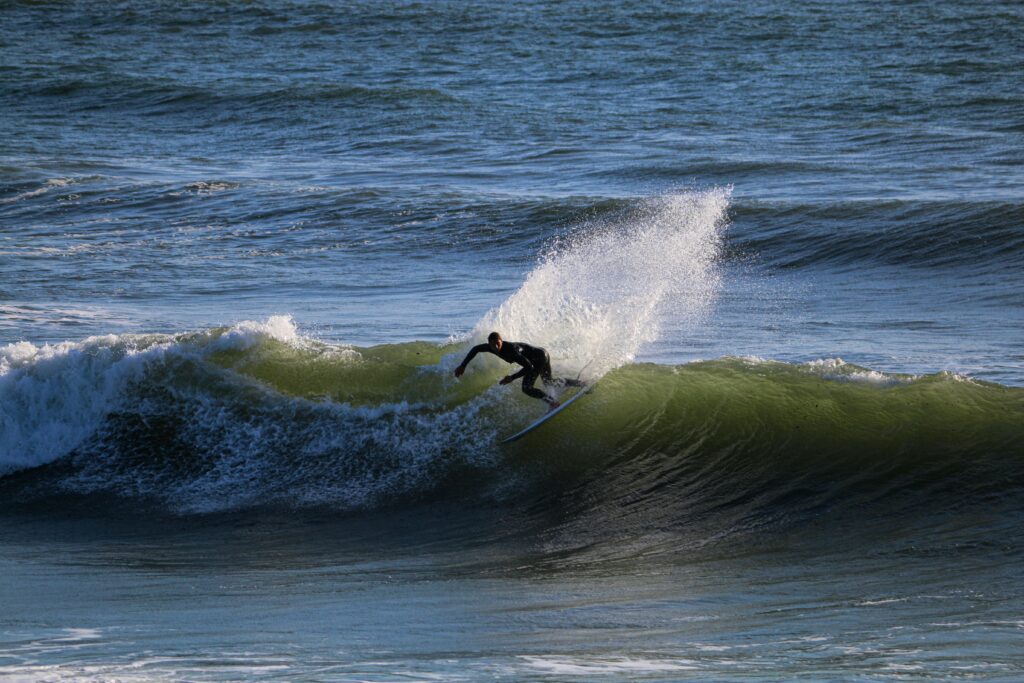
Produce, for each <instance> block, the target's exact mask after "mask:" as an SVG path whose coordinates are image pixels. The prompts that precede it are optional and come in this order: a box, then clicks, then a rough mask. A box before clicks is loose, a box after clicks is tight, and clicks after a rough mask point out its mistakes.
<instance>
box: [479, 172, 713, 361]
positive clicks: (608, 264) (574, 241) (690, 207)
mask: <svg viewBox="0 0 1024 683" xmlns="http://www.w3.org/2000/svg"><path fill="white" fill-rule="evenodd" d="M729 194H730V190H729V189H714V190H708V191H703V192H682V193H677V194H669V195H664V196H660V197H655V198H650V199H644V200H642V201H641V202H640V203H639V204H638V205H637V206H635V207H634V208H633V209H631V210H630V211H629V212H628V213H626V214H625V215H620V216H617V217H616V218H614V219H603V220H598V221H594V222H590V223H585V224H583V225H581V226H579V227H578V228H577V229H576V230H574V231H573V232H572V234H570V235H569V237H567V238H566V239H564V240H560V241H559V242H557V243H555V244H554V245H553V246H552V248H551V249H550V250H549V251H548V253H546V254H544V255H543V256H542V257H541V259H540V262H539V263H538V264H537V266H536V268H534V269H533V271H532V272H530V274H529V275H528V276H527V278H526V281H525V282H523V284H522V286H521V287H520V288H519V289H518V290H517V291H516V292H515V293H514V294H512V296H510V297H509V298H508V299H506V300H505V302H504V303H502V304H501V305H500V306H499V307H498V308H496V309H494V310H492V311H490V312H488V313H487V315H485V316H484V317H483V318H482V319H481V320H480V322H478V323H477V325H476V327H475V328H474V330H473V333H472V336H473V337H474V338H483V337H484V336H486V335H487V333H488V332H489V331H491V330H492V329H493V330H500V331H501V332H502V334H503V335H505V337H506V338H507V339H513V340H522V341H527V342H529V343H531V344H537V345H540V346H543V347H545V348H546V349H547V350H548V351H549V352H550V353H551V356H552V358H553V359H555V363H556V365H557V366H558V369H559V370H560V371H562V372H574V371H575V372H579V371H580V370H582V369H583V368H584V366H586V365H587V363H590V365H589V366H588V367H586V373H587V376H588V377H600V376H601V375H603V374H605V373H606V372H608V371H609V370H612V369H613V368H616V367H619V366H621V365H623V364H625V363H628V362H630V361H631V360H632V359H633V358H634V356H635V355H636V353H637V351H638V350H639V349H640V347H641V345H643V344H644V343H648V342H651V341H654V340H656V339H657V338H658V335H659V333H660V321H661V319H662V317H663V316H664V315H665V314H667V313H671V314H672V315H673V316H675V317H677V318H680V319H683V320H690V321H691V322H696V321H698V320H700V319H701V317H702V316H703V315H704V314H705V313H706V312H707V311H708V308H709V306H710V305H711V303H712V302H713V300H714V296H715V293H716V291H717V289H718V285H719V281H720V276H719V273H718V270H717V267H716V264H717V260H718V257H719V254H720V252H721V243H722V233H723V231H724V229H725V226H726V223H727V219H726V211H727V209H728V206H729Z"/></svg>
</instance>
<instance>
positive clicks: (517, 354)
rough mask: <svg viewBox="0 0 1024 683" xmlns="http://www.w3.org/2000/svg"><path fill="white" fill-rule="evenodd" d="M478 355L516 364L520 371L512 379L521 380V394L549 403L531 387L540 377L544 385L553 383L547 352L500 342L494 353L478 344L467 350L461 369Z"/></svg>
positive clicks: (486, 345) (568, 381)
mask: <svg viewBox="0 0 1024 683" xmlns="http://www.w3.org/2000/svg"><path fill="white" fill-rule="evenodd" d="M478 353H493V354H494V355H495V356H497V357H498V358H500V359H502V360H503V361H505V362H506V363H518V364H519V365H522V366H523V367H522V369H521V370H520V371H519V372H517V373H515V374H514V375H512V379H519V378H520V377H522V378H523V393H524V394H526V395H527V396H533V397H534V398H539V399H540V400H542V401H544V402H546V403H551V400H552V399H551V397H550V396H548V395H547V394H545V393H544V392H543V391H541V390H540V389H537V388H536V387H534V386H533V383H534V382H536V381H537V378H538V377H540V378H541V379H542V380H543V381H544V384H551V383H552V382H553V381H555V380H554V379H553V378H552V377H551V358H550V357H549V356H548V352H547V351H545V350H544V349H542V348H540V347H539V346H530V345H529V344H524V343H522V342H509V341H502V343H501V350H500V351H494V350H492V349H491V347H490V345H488V344H478V345H476V346H474V347H473V348H472V349H470V350H469V354H467V355H466V360H464V361H462V367H466V366H467V365H469V361H471V360H473V357H474V356H476V354H478ZM565 383H566V384H570V383H571V384H573V385H578V384H579V382H576V381H575V380H565Z"/></svg>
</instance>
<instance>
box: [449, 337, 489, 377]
mask: <svg viewBox="0 0 1024 683" xmlns="http://www.w3.org/2000/svg"><path fill="white" fill-rule="evenodd" d="M490 350H491V349H490V347H489V346H487V344H477V345H476V346H474V347H473V348H471V349H470V350H469V353H467V354H466V359H465V360H463V361H462V364H461V365H459V367H457V368H455V376H456V377H462V373H464V372H465V371H466V366H467V365H469V361H471V360H473V358H475V357H476V354H478V353H482V352H484V351H488V352H489V351H490Z"/></svg>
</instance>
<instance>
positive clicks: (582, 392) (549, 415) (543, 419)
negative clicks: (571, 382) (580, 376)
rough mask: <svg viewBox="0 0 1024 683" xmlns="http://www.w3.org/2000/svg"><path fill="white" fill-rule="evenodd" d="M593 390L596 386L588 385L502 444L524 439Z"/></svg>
mask: <svg viewBox="0 0 1024 683" xmlns="http://www.w3.org/2000/svg"><path fill="white" fill-rule="evenodd" d="M593 388H594V386H593V385H592V384H588V385H587V386H585V387H583V388H582V389H580V390H579V391H577V392H576V393H575V394H573V396H572V398H570V399H569V400H568V401H565V402H564V403H563V404H562V405H560V406H558V407H557V408H555V409H554V410H549V411H548V412H546V413H544V414H543V415H541V416H540V417H539V418H537V419H536V420H534V421H533V422H531V423H530V424H529V425H527V426H526V427H524V428H523V429H522V430H521V431H518V432H516V433H515V434H513V435H512V436H510V437H508V438H506V439H504V440H503V441H502V443H512V442H513V441H515V440H516V439H521V438H523V437H524V436H526V435H527V434H529V433H530V432H532V431H533V430H534V429H536V428H537V427H540V426H541V425H542V424H544V423H545V422H547V421H548V420H550V419H551V418H553V417H554V416H555V415H558V414H559V413H560V412H562V411H563V410H565V409H566V408H568V407H569V406H571V405H572V404H573V403H575V402H576V399H578V398H580V397H581V396H585V395H586V394H589V393H590V390H591V389H593Z"/></svg>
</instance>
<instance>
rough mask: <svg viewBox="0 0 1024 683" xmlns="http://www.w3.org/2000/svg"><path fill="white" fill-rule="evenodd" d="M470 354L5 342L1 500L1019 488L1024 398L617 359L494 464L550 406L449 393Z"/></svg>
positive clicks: (758, 503)
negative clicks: (585, 392)
mask: <svg viewBox="0 0 1024 683" xmlns="http://www.w3.org/2000/svg"><path fill="white" fill-rule="evenodd" d="M464 350H465V345H464V344H451V345H442V346H439V345H436V344H428V343H408V344H400V345H386V346H376V347H369V348H352V347H343V346H336V345H329V344H323V343H320V342H317V341H314V340H311V339H308V338H305V337H302V336H301V335H299V334H297V332H296V330H295V327H294V325H293V323H292V322H291V321H290V320H289V319H288V318H271V319H269V320H268V321H266V322H264V323H244V324H241V325H238V326H235V327H231V328H218V329H211V330H205V331H200V332H195V333H187V334H179V335H170V336H166V335H148V336H137V335H135V336H132V335H127V336H120V337H118V336H110V337H101V338H90V339H88V340H85V341H83V342H80V343H75V344H71V343H67V344H62V345H58V346H43V347H35V346H32V345H29V344H19V345H14V346H8V347H5V348H4V349H3V354H4V355H3V356H2V357H3V364H2V366H0V367H2V369H3V375H2V376H0V398H2V405H3V406H4V410H3V415H2V418H3V423H2V425H3V431H2V439H3V440H2V442H0V467H2V471H3V472H4V473H5V474H6V475H7V476H5V477H3V479H2V480H0V482H2V486H3V489H4V490H5V494H6V495H5V498H7V499H8V500H11V501H16V502H18V501H20V502H25V501H31V500H39V499H47V498H50V497H53V496H66V495H76V496H77V495H90V494H102V495H103V496H105V497H108V496H113V497H114V498H115V499H117V500H119V501H120V503H119V504H120V505H129V506H132V505H147V506H152V505H155V506H157V507H158V508H160V509H164V510H168V511H171V512H174V513H178V514H192V513H207V512H214V511H224V510H236V509H244V508H249V507H261V506H272V507H273V506H284V507H289V508H303V507H312V508H320V507H325V508H330V509H336V510H371V509H376V508H380V507H394V506H405V505H410V504H414V503H417V502H421V501H423V500H427V499H437V498H438V497H440V498H443V499H450V498H454V499H457V500H460V501H463V502H468V503H470V504H472V503H473V502H474V501H475V502H478V503H479V502H488V503H491V502H494V501H495V500H502V499H504V498H506V497H508V496H512V497H513V499H514V500H520V499H523V498H524V496H525V499H527V500H533V501H537V500H548V501H549V502H550V501H552V500H558V501H561V502H559V503H558V504H559V505H565V504H566V503H565V501H567V500H568V501H571V502H570V503H569V504H570V505H571V506H574V507H579V506H582V507H583V508H585V510H584V511H586V512H591V513H594V512H596V511H600V510H608V509H611V510H624V509H626V508H627V507H628V508H629V510H630V513H629V514H631V515H633V516H635V515H637V514H639V513H638V510H640V509H641V508H642V510H644V511H645V512H644V514H643V515H642V516H643V518H644V520H645V521H644V523H645V524H649V525H655V526H658V527H663V526H665V525H671V524H675V523H681V520H684V519H685V520H691V519H694V518H698V517H699V516H700V515H701V514H704V513H708V512H711V511H715V510H720V509H723V508H725V509H730V510H733V511H744V510H746V511H749V512H751V513H752V514H754V516H755V518H758V519H761V518H764V517H765V516H766V515H767V516H771V517H776V516H779V515H782V516H783V517H787V516H793V515H798V514H803V513H807V514H810V513H811V512H813V511H815V510H819V511H820V509H822V506H829V505H841V506H863V505H869V504H872V503H873V502H875V501H878V500H880V499H886V498H892V497H897V498H900V499H906V500H913V501H916V502H917V503H918V504H920V505H924V506H929V505H934V506H943V507H948V506H957V505H960V504H964V503H966V502H969V501H972V500H973V501H978V500H989V501H990V500H992V499H993V498H998V497H1005V496H1017V495H1019V494H1020V493H1021V491H1022V489H1021V486H1022V484H1024V462H1022V459H1021V456H1022V451H1021V447H1020V443H1021V442H1022V439H1024V390H1021V389H1016V388H1008V387H1003V386H1000V385H995V384H987V383H979V382H974V381H970V380H967V379H964V378H962V377H959V376H956V375H952V374H947V373H940V374H936V375H930V376H922V377H913V376H906V375H886V374H882V373H878V372H873V371H870V370H867V369H864V368H859V367H856V366H852V365H849V364H846V363H843V362H842V361H840V360H828V361H820V362H816V363H809V364H804V365H791V364H785V363H779V362H770V361H761V360H756V359H720V360H716V361H709V362H702V363H692V364H688V365H683V366H675V367H672V366H661V365H653V364H624V365H620V366H619V367H618V368H617V369H615V370H613V371H611V372H609V373H608V374H607V375H605V376H604V377H603V378H602V379H601V381H600V383H599V384H597V386H596V388H595V391H594V392H593V394H592V395H591V396H590V397H588V398H587V399H586V400H584V401H582V402H580V404H578V405H577V406H576V407H574V408H573V409H572V410H571V411H567V412H566V413H565V414H564V415H562V416H560V417H559V418H558V419H556V420H553V421H552V422H551V423H550V424H549V425H546V426H545V427H544V428H543V430H541V431H538V433H536V434H535V435H533V436H531V437H528V438H526V439H524V440H522V441H520V442H517V443H516V444H514V445H512V447H502V446H500V445H499V441H500V438H501V437H503V436H505V435H507V434H508V433H510V432H511V431H513V430H514V429H516V428H518V427H519V426H520V425H522V424H523V423H524V422H526V421H527V420H529V419H531V418H532V417H533V416H534V415H535V414H536V413H537V410H538V406H537V404H536V403H535V402H533V401H531V400H530V399H527V398H525V397H523V396H522V395H521V394H520V392H518V391H516V390H513V389H512V388H504V387H497V386H495V385H494V379H495V378H496V377H497V376H498V374H497V372H495V371H494V368H492V367H491V366H488V365H480V366H476V364H474V365H475V371H474V372H470V373H467V375H466V377H465V378H464V379H463V380H462V381H461V382H456V381H455V380H454V379H453V378H452V377H451V375H450V368H451V367H452V366H453V365H454V363H456V362H457V360H458V359H459V357H460V356H461V354H462V352H463V351H464ZM556 366H557V363H556ZM558 369H559V368H558V367H556V370H558ZM513 490H514V493H513ZM581 492H585V495H584V494H583V493H581ZM552 496H554V499H552V498H551V497H552Z"/></svg>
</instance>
